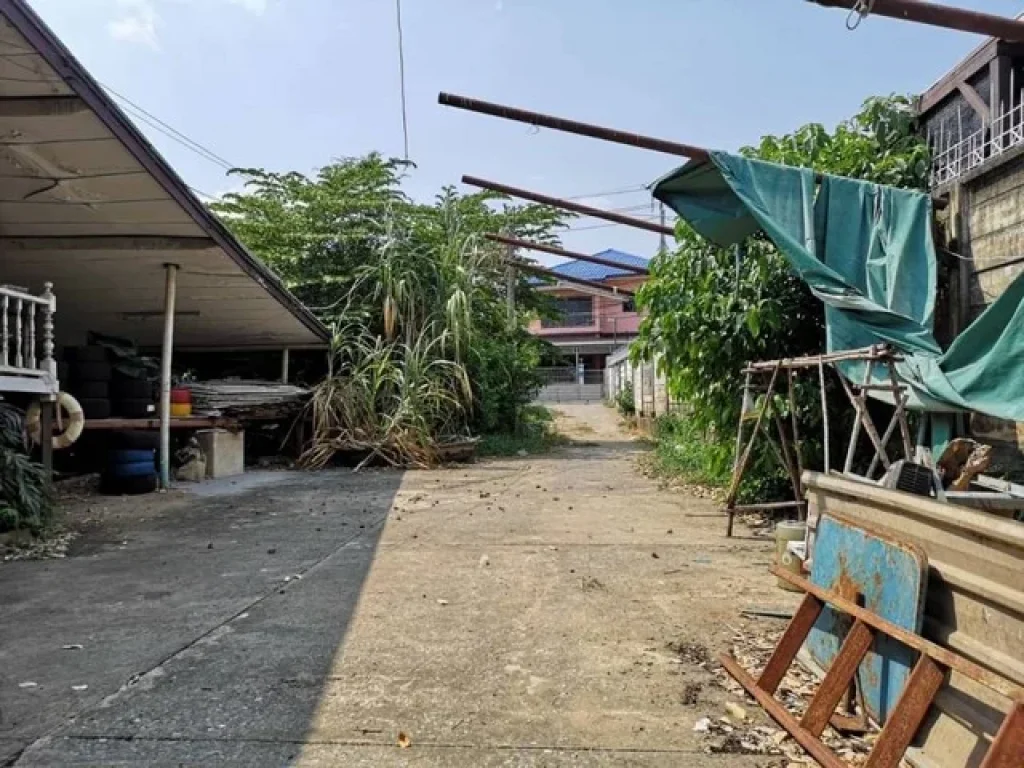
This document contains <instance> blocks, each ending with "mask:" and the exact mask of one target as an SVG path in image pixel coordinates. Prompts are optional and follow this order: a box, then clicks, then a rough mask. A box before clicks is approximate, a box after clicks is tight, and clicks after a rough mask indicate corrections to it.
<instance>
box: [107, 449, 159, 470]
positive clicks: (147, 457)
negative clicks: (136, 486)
mask: <svg viewBox="0 0 1024 768" xmlns="http://www.w3.org/2000/svg"><path fill="white" fill-rule="evenodd" d="M107 464H108V466H109V468H110V469H116V468H117V467H118V465H120V464H148V465H149V468H150V469H151V470H152V469H153V467H155V466H156V449H154V448H114V449H113V450H111V451H110V454H109V455H108V456H107ZM114 474H115V475H124V474H131V473H130V472H114ZM139 474H146V473H144V472H142V473H139Z"/></svg>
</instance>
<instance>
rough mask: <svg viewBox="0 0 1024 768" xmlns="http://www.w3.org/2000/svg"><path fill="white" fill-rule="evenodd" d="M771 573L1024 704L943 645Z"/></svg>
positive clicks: (790, 576)
mask: <svg viewBox="0 0 1024 768" xmlns="http://www.w3.org/2000/svg"><path fill="white" fill-rule="evenodd" d="M769 571H770V572H771V573H772V575H774V576H778V577H779V578H780V579H782V580H783V581H787V582H789V583H790V584H792V585H794V586H796V587H800V588H801V589H802V590H804V591H805V592H807V593H808V594H809V595H813V596H814V597H816V598H818V599H819V600H821V601H823V602H825V603H828V604H829V605H833V606H835V607H836V608H838V609H839V610H841V611H842V612H843V613H848V614H850V615H851V616H853V617H854V618H855V619H860V620H861V621H863V622H864V623H865V624H868V625H869V626H871V627H873V628H874V629H876V630H878V631H880V632H884V633H885V634H886V635H888V636H889V637H892V638H894V639H896V640H899V641H900V642H901V643H903V644H905V645H908V646H910V647H911V648H913V649H914V650H915V651H920V652H921V653H923V654H924V655H926V656H928V657H930V658H932V659H934V660H935V661H938V662H939V663H940V664H943V665H944V666H947V667H949V668H950V669H955V670H956V671H957V672H960V673H961V674H964V675H966V676H967V677H969V678H971V679H972V680H977V681H978V682H979V683H981V684H983V685H985V686H987V687H988V688H991V689H992V690H993V691H996V692H997V693H1001V694H1002V695H1003V696H1006V697H1007V698H1008V699H1011V700H1013V701H1015V702H1017V701H1024V690H1022V689H1021V688H1020V686H1016V685H1013V684H1012V683H1010V682H1009V681H1007V680H1006V679H1005V678H1003V677H1000V676H999V675H996V674H994V673H992V672H989V671H988V670H987V669H982V668H981V667H979V666H978V665H977V664H975V663H973V662H971V661H968V660H967V659H965V658H963V657H962V656H958V655H957V654H955V653H953V652H952V651H950V650H948V649H947V648H943V647H942V646H941V645H937V644H936V643H933V642H931V641H930V640H925V639H924V638H923V637H921V636H920V635H915V634H914V633H913V632H908V631H907V630H905V629H903V628H902V627H898V626H896V625H895V624H893V623H892V622H889V621H886V620H885V619H883V618H880V617H879V616H877V615H875V614H874V613H872V612H871V611H868V610H865V609H864V608H861V607H860V606H859V605H857V604H856V603H851V602H850V601H849V600H844V599H843V598H841V597H839V596H838V595H836V594H834V593H832V592H829V591H828V590H827V589H822V588H821V587H819V586H818V585H816V584H812V583H811V582H809V581H808V580H807V579H803V578H800V577H799V576H797V575H796V574H794V573H790V572H789V571H787V570H785V569H783V568H780V567H779V566H772V567H771V568H770V569H769ZM780 644H781V643H780ZM915 669H916V667H915Z"/></svg>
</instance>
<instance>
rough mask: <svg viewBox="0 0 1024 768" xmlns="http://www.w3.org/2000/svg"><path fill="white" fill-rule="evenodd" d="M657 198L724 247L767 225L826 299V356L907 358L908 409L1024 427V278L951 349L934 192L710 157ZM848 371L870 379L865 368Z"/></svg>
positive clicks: (664, 186)
mask: <svg viewBox="0 0 1024 768" xmlns="http://www.w3.org/2000/svg"><path fill="white" fill-rule="evenodd" d="M654 196H655V197H656V198H657V199H658V200H660V201H662V202H664V203H665V204H666V205H668V206H670V207H671V208H672V209H673V210H674V211H676V213H678V214H679V215H680V216H681V217H682V218H684V219H685V220H686V221H687V222H689V223H690V225H691V226H692V227H693V228H694V229H695V230H696V231H697V232H698V233H699V234H701V235H702V236H704V237H706V238H707V239H709V240H711V241H712V242H714V243H717V244H718V245H721V246H730V245H733V244H736V243H739V242H741V241H742V240H743V239H744V238H746V237H748V236H750V235H752V234H754V233H755V232H757V231H759V230H763V231H764V232H765V233H766V234H767V235H768V237H769V238H771V240H772V242H774V243H775V245H776V246H777V247H778V249H779V251H780V252H781V253H782V254H783V255H784V256H785V257H786V259H787V260H788V261H789V263H790V265H792V267H793V269H794V270H796V272H797V274H799V275H800V277H801V278H802V279H803V280H804V281H805V282H806V283H807V284H808V286H810V288H811V291H812V292H813V293H814V295H815V296H817V297H818V298H819V299H821V300H822V301H823V302H824V303H825V316H826V325H827V329H828V330H827V333H828V349H829V351H838V350H845V349H858V348H862V347H867V346H870V345H872V344H878V343H888V344H892V345H893V346H894V347H896V348H897V349H899V350H900V351H902V352H903V353H904V354H905V357H906V360H905V362H903V363H901V364H900V365H899V368H898V371H899V375H900V377H901V378H902V379H903V380H904V381H905V382H906V383H907V384H908V385H909V386H910V387H911V393H912V395H913V397H912V401H911V404H910V405H911V407H914V408H918V409H926V410H929V411H943V410H946V411H949V410H974V411H978V412H980V413H985V414H989V415H991V416H995V417H998V418H1004V419H1010V420H1013V421H1024V276H1021V277H1019V278H1018V279H1017V280H1015V281H1014V282H1013V283H1012V284H1011V286H1010V287H1009V288H1008V289H1007V290H1006V292H1005V293H1004V294H1003V295H1002V296H1001V297H1000V298H999V299H998V300H997V301H996V302H995V303H994V304H993V305H992V306H990V307H989V308H988V309H987V310H986V311H985V313H984V314H982V315H981V316H980V317H979V318H978V319H977V320H975V322H974V323H972V324H971V325H970V326H969V327H968V328H967V329H966V330H965V331H964V332H963V333H962V334H960V336H958V337H957V339H956V340H955V341H954V342H953V344H952V345H951V346H950V348H949V349H948V350H947V351H946V352H945V353H943V352H942V350H941V348H940V347H939V344H938V343H937V342H936V340H935V337H934V336H933V334H932V319H933V313H934V309H935V287H936V286H935V283H936V259H935V244H934V242H933V241H932V229H931V217H932V206H931V198H929V197H928V196H927V195H924V194H921V193H918V192H912V191H908V190H902V189H896V188H894V187H886V186H881V185H878V184H870V183H867V182H863V181H855V180H853V179H847V178H842V177H838V176H827V175H826V176H821V177H820V178H819V179H817V180H816V178H815V174H814V172H813V171H811V170H809V169H806V168H793V167H789V166H782V165H776V164H774V163H766V162H763V161H760V160H752V159H748V158H743V157H737V156H735V155H730V154H728V153H725V152H712V153H711V155H710V159H709V160H708V161H699V162H698V161H695V162H691V163H688V164H687V165H684V166H683V167H681V168H679V169H677V170H675V171H673V172H672V173H670V174H668V175H667V176H665V177H663V178H662V179H660V180H658V181H657V182H656V183H655V185H654ZM842 370H843V373H844V374H845V375H846V376H848V377H849V378H850V379H851V380H854V381H858V382H859V381H860V380H861V376H862V372H863V369H862V368H860V367H859V365H857V364H844V366H843V368H842Z"/></svg>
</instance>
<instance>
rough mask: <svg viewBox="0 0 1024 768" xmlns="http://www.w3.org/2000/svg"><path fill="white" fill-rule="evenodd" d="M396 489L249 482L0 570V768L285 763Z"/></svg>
mask: <svg viewBox="0 0 1024 768" xmlns="http://www.w3.org/2000/svg"><path fill="white" fill-rule="evenodd" d="M401 481H402V473H400V472H390V471H389V472H367V473H360V474H353V473H352V472H350V471H347V470H339V471H329V472H320V473H316V474H306V473H301V474H300V473H283V472H282V473H253V474H251V475H246V476H245V480H244V481H243V482H242V484H241V485H238V484H232V483H230V482H227V483H225V482H221V483H220V484H219V485H214V486H205V487H203V489H202V491H203V495H202V496H199V495H194V496H190V497H186V498H184V499H178V500H176V501H172V500H171V499H168V503H166V504H164V505H162V507H161V505H156V508H155V510H154V508H153V507H150V509H149V510H147V516H146V517H145V519H138V518H137V517H136V518H133V517H132V516H131V514H130V511H131V510H130V509H129V510H128V515H127V516H126V517H122V518H120V519H119V520H118V521H116V522H110V523H108V524H105V525H100V526H98V527H96V528H93V529H90V530H89V531H88V532H87V533H86V534H84V535H83V537H82V538H81V539H80V540H79V541H78V542H77V544H76V548H75V549H74V550H73V551H72V556H71V557H69V558H67V559H65V560H49V561H33V562H15V563H8V564H5V565H2V566H0V580H2V583H3V589H2V591H0V611H2V614H3V617H4V618H3V622H2V625H0V670H2V671H0V765H12V764H16V765H18V766H35V765H113V764H128V765H138V764H156V763H159V764H170V765H178V764H189V765H200V764H214V763H221V764H222V763H232V764H235V763H237V764H247V763H248V764H264V765H267V764H269V765H282V764H285V763H287V762H288V761H289V760H290V759H291V758H292V757H293V756H294V755H295V754H297V753H298V750H299V747H298V746H297V745H298V744H299V743H300V742H301V741H302V739H303V737H304V735H305V733H306V730H307V728H308V725H309V722H310V720H311V718H312V717H313V713H314V711H315V709H316V707H317V704H318V701H319V700H320V696H321V691H322V689H323V687H324V684H325V678H326V675H327V674H328V671H329V669H330V667H331V664H332V661H333V660H334V658H335V654H336V653H337V652H338V651H339V648H340V647H341V646H342V644H343V643H344V639H345V635H346V632H347V630H348V626H349V622H350V621H351V619H352V615H353V612H354V610H355V606H356V604H357V602H358V599H359V595H360V591H361V589H362V586H363V583H364V581H365V579H366V577H367V573H368V572H369V569H370V566H371V564H372V562H373V559H374V554H375V550H376V547H377V543H378V540H379V537H380V533H381V530H382V528H383V525H384V522H385V520H386V518H387V515H388V511H389V509H391V507H392V503H393V501H394V498H395V495H396V493H397V491H398V488H399V485H400V483H401ZM122 501H126V502H127V500H122ZM97 503H98V504H99V503H101V502H99V501H98V502H97ZM128 503H129V504H130V502H128ZM154 745H159V750H158V752H159V759H158V757H157V755H156V754H154V753H153V748H154ZM271 753H272V754H271Z"/></svg>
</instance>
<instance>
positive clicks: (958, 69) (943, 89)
mask: <svg viewBox="0 0 1024 768" xmlns="http://www.w3.org/2000/svg"><path fill="white" fill-rule="evenodd" d="M997 48H998V41H996V40H989V41H988V42H985V43H982V44H981V45H979V46H978V47H977V48H975V49H974V50H973V51H971V53H969V54H968V55H967V57H966V58H965V59H963V60H962V61H961V62H960V63H959V64H957V65H956V66H955V67H953V69H951V70H950V71H949V72H947V73H946V74H945V75H943V76H942V77H941V78H939V80H938V81H937V82H936V83H935V84H934V85H933V86H931V87H930V88H929V89H928V90H927V91H925V92H924V93H923V94H921V98H919V99H918V101H917V113H918V114H919V115H924V114H927V113H928V112H931V111H932V110H933V109H935V107H937V106H939V104H941V103H942V102H943V101H944V100H945V99H946V97H948V96H949V95H950V94H951V93H953V92H954V91H956V87H957V84H958V83H962V82H964V81H966V80H970V79H971V78H972V77H974V76H975V75H976V74H977V73H978V72H979V70H981V68H982V67H986V66H988V63H989V61H991V60H992V57H993V56H995V55H996V51H997Z"/></svg>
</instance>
